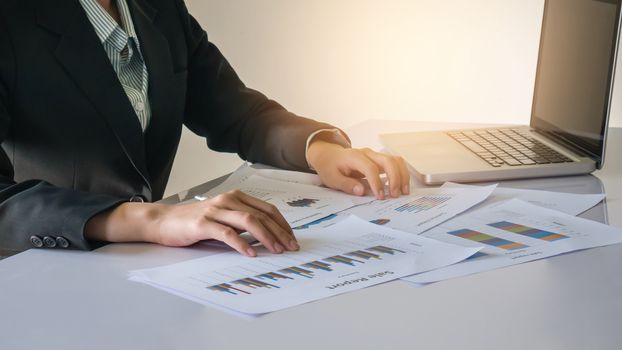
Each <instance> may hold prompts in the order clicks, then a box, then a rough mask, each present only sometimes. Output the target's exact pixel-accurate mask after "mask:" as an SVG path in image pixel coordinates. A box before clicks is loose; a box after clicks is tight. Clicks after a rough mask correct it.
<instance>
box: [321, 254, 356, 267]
mask: <svg viewBox="0 0 622 350" xmlns="http://www.w3.org/2000/svg"><path fill="white" fill-rule="evenodd" d="M324 261H328V262H334V263H340V264H346V265H350V266H356V264H355V262H357V263H361V264H363V262H362V261H360V260H356V259H352V258H348V257H345V256H343V255H335V256H331V257H330V258H326V259H324Z"/></svg>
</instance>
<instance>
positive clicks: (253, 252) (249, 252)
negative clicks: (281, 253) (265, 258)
mask: <svg viewBox="0 0 622 350" xmlns="http://www.w3.org/2000/svg"><path fill="white" fill-rule="evenodd" d="M246 254H247V255H248V256H250V257H255V256H257V252H255V249H253V248H247V249H246Z"/></svg>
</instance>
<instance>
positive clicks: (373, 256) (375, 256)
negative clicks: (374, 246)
mask: <svg viewBox="0 0 622 350" xmlns="http://www.w3.org/2000/svg"><path fill="white" fill-rule="evenodd" d="M346 255H348V256H353V257H355V258H361V259H365V260H369V259H378V260H380V255H378V254H374V253H370V252H366V251H364V250H355V251H353V252H350V253H346Z"/></svg>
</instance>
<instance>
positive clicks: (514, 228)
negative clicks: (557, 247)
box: [488, 221, 568, 242]
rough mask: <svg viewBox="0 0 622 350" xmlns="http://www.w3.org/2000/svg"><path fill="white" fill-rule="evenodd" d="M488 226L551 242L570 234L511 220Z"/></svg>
mask: <svg viewBox="0 0 622 350" xmlns="http://www.w3.org/2000/svg"><path fill="white" fill-rule="evenodd" d="M488 226H492V227H494V228H498V229H500V230H504V231H508V232H512V233H516V234H519V235H523V236H527V237H530V238H535V239H541V240H544V241H549V242H553V241H557V240H560V239H564V238H568V236H564V235H562V234H559V233H555V232H549V231H544V230H539V229H537V228H533V227H529V226H524V225H519V224H515V223H512V222H509V221H499V222H495V223H492V224H488Z"/></svg>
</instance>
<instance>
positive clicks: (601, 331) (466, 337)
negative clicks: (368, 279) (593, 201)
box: [0, 121, 622, 350]
mask: <svg viewBox="0 0 622 350" xmlns="http://www.w3.org/2000/svg"><path fill="white" fill-rule="evenodd" d="M439 127H447V125H446V124H445V125H439V124H433V123H423V122H395V123H389V122H375V121H370V122H366V123H363V124H361V125H358V126H356V127H354V128H351V130H349V132H350V134H351V136H352V137H353V140H354V141H355V145H370V146H377V144H376V141H375V140H376V138H375V135H377V134H378V133H379V132H392V131H404V130H429V129H435V128H439ZM450 127H452V126H450ZM608 148H609V157H608V159H607V161H606V165H605V168H604V169H603V170H601V171H597V172H596V173H595V174H594V175H595V176H591V175H588V176H577V177H567V178H552V179H538V180H530V181H514V182H504V183H501V186H507V187H522V188H535V189H550V190H556V191H567V192H577V193H597V192H599V191H602V190H604V191H606V193H607V202H606V204H601V205H599V206H598V207H596V208H594V209H592V210H590V211H589V212H588V213H586V214H585V216H587V217H589V218H592V219H596V220H600V221H604V220H607V217H608V220H609V223H610V224H612V225H614V226H617V227H622V160H621V157H620V156H619V152H620V150H622V129H611V132H610V140H609V144H608ZM213 184H214V183H212V184H209V185H203V186H202V187H199V188H195V189H193V190H190V191H189V192H187V193H183V194H182V197H186V196H187V195H192V194H193V193H195V192H196V193H201V192H203V191H204V190H205V189H206V188H208V187H210V186H211V185H213ZM178 199H179V197H178V196H174V197H173V198H169V199H168V201H175V200H178ZM205 249H208V248H205V247H201V246H196V247H191V248H183V249H181V248H165V247H160V246H157V245H151V244H115V245H108V246H106V247H103V248H101V249H99V250H96V251H93V252H60V251H56V250H55V251H46V250H30V251H27V252H24V253H21V254H18V255H15V256H12V257H10V258H7V259H5V260H2V261H0V349H7V350H8V349H11V350H14V349H62V350H69V349H107V350H108V349H150V350H156V349H257V348H259V349H264V348H265V349H292V348H293V349H378V348H395V349H405V348H408V349H414V348H420V349H462V348H467V349H484V348H486V349H620V348H621V347H622V332H621V329H622V245H616V246H609V247H604V248H597V249H590V250H585V251H580V252H576V253H572V254H566V255H562V256H558V257H554V258H550V259H546V260H541V261H536V262H532V263H527V264H523V265H518V266H513V267H509V268H504V269H499V270H494V271H490V272H485V273H480V274H477V275H473V276H468V277H464V278H457V279H453V280H449V281H444V282H440V283H436V284H432V285H428V286H426V287H423V288H417V287H413V286H412V285H410V284H407V283H404V282H400V281H394V282H391V283H387V284H384V285H380V286H376V287H373V288H368V289H364V290H360V291H358V292H354V293H349V294H345V295H341V296H337V297H334V298H330V299H326V300H321V301H318V302H314V303H310V304H306V305H302V306H299V307H295V308H291V309H288V310H284V311H281V312H277V313H273V314H269V315H267V316H264V317H261V318H258V319H254V320H248V319H243V318H239V317H236V316H233V315H230V314H227V313H223V312H221V311H218V310H215V309H212V308H208V307H205V306H202V305H199V304H196V303H193V302H191V301H187V300H184V299H181V298H178V297H176V296H173V295H170V294H168V293H165V292H162V291H160V290H157V289H155V288H152V287H148V286H146V285H143V284H138V283H133V282H129V281H127V279H126V274H127V271H129V270H132V269H139V268H147V267H153V266H158V265H162V264H167V263H173V262H178V261H182V260H186V259H191V258H196V257H200V256H202V254H203V253H204V251H205Z"/></svg>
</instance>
